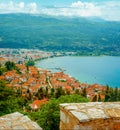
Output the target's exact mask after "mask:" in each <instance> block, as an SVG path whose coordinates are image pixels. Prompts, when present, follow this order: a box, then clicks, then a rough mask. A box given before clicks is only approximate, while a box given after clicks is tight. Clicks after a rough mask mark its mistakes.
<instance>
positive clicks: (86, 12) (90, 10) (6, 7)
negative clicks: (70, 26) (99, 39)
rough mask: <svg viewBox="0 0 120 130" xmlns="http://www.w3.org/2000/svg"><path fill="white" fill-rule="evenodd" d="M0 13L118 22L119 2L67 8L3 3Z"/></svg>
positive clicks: (12, 2)
mask: <svg viewBox="0 0 120 130" xmlns="http://www.w3.org/2000/svg"><path fill="white" fill-rule="evenodd" d="M0 13H30V14H31V13H32V14H46V15H52V16H69V17H73V16H77V17H94V16H95V17H100V18H103V19H106V20H115V21H120V1H119V2H118V1H117V0H114V1H113V0H108V1H107V2H102V1H101V2H97V0H96V2H82V1H77V2H73V3H71V4H70V5H67V6H62V7H59V6H54V5H53V6H52V7H45V6H44V7H43V6H40V5H39V6H38V4H37V3H35V2H29V3H25V2H15V1H10V2H3V3H0Z"/></svg>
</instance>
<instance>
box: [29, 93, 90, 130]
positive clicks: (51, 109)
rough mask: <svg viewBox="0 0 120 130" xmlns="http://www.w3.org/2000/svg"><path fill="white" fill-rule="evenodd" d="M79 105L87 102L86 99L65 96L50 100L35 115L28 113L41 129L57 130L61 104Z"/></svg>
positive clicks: (74, 95) (77, 96) (76, 96)
mask: <svg viewBox="0 0 120 130" xmlns="http://www.w3.org/2000/svg"><path fill="white" fill-rule="evenodd" d="M66 102H67V103H80V102H88V99H87V98H85V97H82V96H81V95H77V94H73V95H65V96H61V97H59V98H58V99H55V98H52V99H51V100H50V101H49V102H48V103H47V104H46V105H42V106H41V109H40V110H39V111H38V112H37V113H29V115H30V116H31V118H32V119H34V120H36V121H37V123H38V124H39V125H40V126H41V127H42V128H43V130H53V129H55V130H59V124H60V109H59V105H60V104H61V103H66Z"/></svg>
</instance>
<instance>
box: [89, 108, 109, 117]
mask: <svg viewBox="0 0 120 130" xmlns="http://www.w3.org/2000/svg"><path fill="white" fill-rule="evenodd" d="M87 115H88V116H89V118H90V119H97V118H98V119H99V118H104V119H105V118H108V117H107V115H106V114H105V113H104V111H103V110H101V109H96V108H90V109H88V111H87Z"/></svg>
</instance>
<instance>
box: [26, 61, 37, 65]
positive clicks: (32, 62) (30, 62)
mask: <svg viewBox="0 0 120 130" xmlns="http://www.w3.org/2000/svg"><path fill="white" fill-rule="evenodd" d="M34 65H35V62H34V60H29V61H28V62H27V63H26V66H34Z"/></svg>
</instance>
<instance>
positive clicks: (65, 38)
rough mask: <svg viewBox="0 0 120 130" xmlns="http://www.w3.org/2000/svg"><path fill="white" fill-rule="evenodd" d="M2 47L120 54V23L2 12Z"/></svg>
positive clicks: (0, 35) (97, 19) (0, 37)
mask: <svg viewBox="0 0 120 130" xmlns="http://www.w3.org/2000/svg"><path fill="white" fill-rule="evenodd" d="M0 19H1V20H0V47H1V48H29V49H33V48H34V49H40V50H46V51H63V52H64V51H73V52H77V54H78V55H104V54H105V55H120V22H115V21H105V20H103V19H99V18H97V17H93V18H82V17H60V16H59V17H50V16H47V15H30V14H0Z"/></svg>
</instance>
